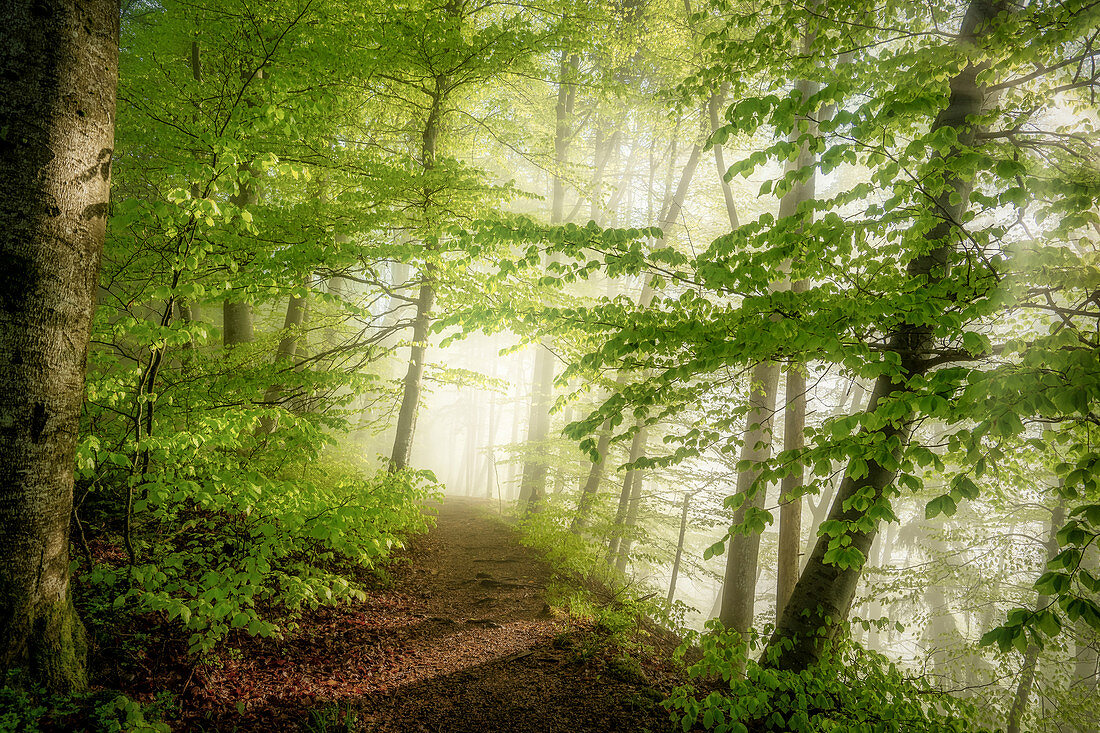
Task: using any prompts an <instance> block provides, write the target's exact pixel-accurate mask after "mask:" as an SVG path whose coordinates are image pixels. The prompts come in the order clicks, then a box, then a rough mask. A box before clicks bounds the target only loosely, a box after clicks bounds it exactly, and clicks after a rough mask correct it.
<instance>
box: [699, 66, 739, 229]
mask: <svg viewBox="0 0 1100 733" xmlns="http://www.w3.org/2000/svg"><path fill="white" fill-rule="evenodd" d="M729 88H730V85H729V82H723V83H722V86H721V87H720V88H719V90H718V92H717V93H716V94H712V95H711V97H710V101H708V102H707V114H708V115H709V117H710V131H711V132H714V131H715V130H717V129H718V127H719V124H718V123H719V120H718V108H719V107H720V106H722V105H723V104H724V103H725V101H726V95H727V94H728V93H729ZM714 165H715V167H716V168H717V169H718V181H719V183H721V184H722V198H723V199H725V202H726V216H727V217H729V222H730V229H736V228H737V227H739V226H740V225H741V224H740V222H739V221H738V218H737V204H736V202H734V200H733V189H732V188H731V187H730V184H729V181H727V180H726V171H728V170H729V167H728V166H726V159H725V153H724V152H723V150H722V146H721V145H719V144H717V143H716V144H715V145H714Z"/></svg>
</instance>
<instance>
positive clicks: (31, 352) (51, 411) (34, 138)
mask: <svg viewBox="0 0 1100 733" xmlns="http://www.w3.org/2000/svg"><path fill="white" fill-rule="evenodd" d="M5 7H6V8H7V10H6V11H5V12H4V22H3V23H2V24H0V99H2V100H3V102H2V103H0V130H3V131H4V133H3V137H4V141H5V142H4V144H3V145H2V146H0V177H2V178H3V180H4V186H3V188H0V223H2V226H0V260H2V262H0V427H2V429H0V557H2V558H3V561H2V562H0V674H3V673H6V672H7V671H8V670H11V669H14V668H21V669H24V670H25V671H26V672H27V673H28V675H27V679H28V680H29V681H31V682H35V683H39V684H42V685H44V686H45V687H46V688H47V689H49V690H51V691H52V692H56V693H67V692H71V691H76V690H81V689H84V688H85V687H86V686H87V673H86V667H85V662H86V654H87V643H86V638H85V633H84V627H83V625H82V624H81V622H80V619H79V618H78V617H77V615H76V611H75V610H74V609H73V605H72V598H71V596H70V593H69V517H70V515H71V513H72V500H73V466H74V464H75V460H76V459H75V451H76V438H77V431H78V428H79V418H80V408H81V403H82V399H83V395H84V373H85V362H86V358H87V353H88V340H89V338H90V334H91V323H92V311H93V309H94V307H95V294H96V287H97V282H98V274H99V263H100V256H101V253H102V249H103V239H104V235H105V232H106V224H107V215H108V213H109V204H108V201H109V196H108V194H109V189H110V174H111V156H112V153H113V146H114V113H115V84H116V80H117V71H118V22H119V6H118V2H114V1H112V0H82V1H81V2H76V1H75V0H36V1H35V2H30V0H13V1H12V2H9V3H7V4H6V6H5Z"/></svg>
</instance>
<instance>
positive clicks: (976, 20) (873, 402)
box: [764, 0, 1005, 671]
mask: <svg viewBox="0 0 1100 733" xmlns="http://www.w3.org/2000/svg"><path fill="white" fill-rule="evenodd" d="M1003 10H1005V5H1004V4H1003V3H1002V2H1001V1H1000V0H998V1H997V2H988V1H987V0H973V2H972V4H971V5H970V7H969V8H968V9H967V13H966V16H965V18H964V19H963V25H962V30H961V33H960V41H961V42H963V43H972V42H973V41H974V40H975V39H977V38H978V37H979V35H980V34H981V33H984V31H985V27H984V26H986V25H987V24H988V21H989V20H990V19H991V18H993V17H995V16H996V15H997V13H998V12H1000V11H1003ZM983 68H984V65H979V66H974V65H968V66H967V67H966V68H965V69H964V70H963V71H962V72H960V74H959V75H958V76H956V77H955V78H954V79H952V80H951V84H950V98H949V101H948V104H947V107H946V108H945V109H944V110H943V111H941V112H940V114H939V115H938V116H937V117H936V119H935V121H934V122H933V123H932V130H933V131H935V130H938V129H942V128H944V127H952V128H954V129H955V130H957V133H958V139H959V145H960V147H966V146H969V145H972V144H973V142H974V137H975V132H976V130H975V128H974V126H973V125H972V124H968V123H967V117H969V116H971V115H977V114H979V113H980V112H981V109H982V105H983V103H984V102H985V99H986V92H985V90H984V89H983V88H982V87H980V86H979V85H978V84H977V75H978V73H979V72H980V71H981V70H982V69H983ZM958 155H959V148H953V149H952V150H950V151H948V152H947V153H946V156H947V157H948V158H951V157H956V156H958ZM945 179H946V180H945V181H944V183H945V185H944V189H943V190H942V191H940V192H939V193H938V194H937V196H936V200H935V207H936V209H937V211H940V212H941V213H942V214H943V219H942V221H941V222H940V223H938V224H937V225H936V226H935V227H933V228H932V229H931V230H930V231H929V232H928V234H927V235H926V239H927V241H929V242H930V243H933V245H934V248H933V249H932V250H931V251H930V252H928V253H926V254H922V255H920V256H918V257H916V258H914V259H913V260H912V261H911V262H910V263H909V266H908V274H909V277H910V278H912V279H913V280H918V279H919V281H923V282H924V283H926V284H924V285H922V286H921V287H923V288H936V287H938V286H939V285H940V284H941V283H942V281H943V279H944V277H945V274H944V272H943V268H942V267H938V265H940V264H941V263H943V262H946V261H947V259H948V258H949V256H950V254H951V252H952V251H953V249H954V245H953V244H952V243H951V238H952V233H953V231H954V227H955V226H956V224H955V222H958V221H961V220H962V214H963V213H964V212H965V210H966V206H967V199H968V197H969V188H970V187H969V184H968V183H966V182H965V181H963V180H962V179H960V178H959V177H957V176H953V175H950V174H949V173H948V174H946V175H945ZM952 196H955V197H956V198H955V199H954V200H952ZM887 342H888V344H889V347H888V348H889V350H890V351H892V352H893V353H895V354H897V355H898V357H899V358H900V361H901V370H902V377H903V378H902V379H900V380H898V382H897V383H895V382H894V381H893V379H892V378H891V377H890V376H888V375H883V376H880V377H879V378H878V380H877V381H876V383H875V387H874V390H873V391H872V393H871V399H870V401H869V404H868V408H867V409H868V410H869V411H873V410H875V409H876V408H877V407H878V405H879V404H880V403H881V402H883V401H886V400H889V399H891V398H893V397H896V396H901V395H903V394H904V393H905V392H907V391H908V390H909V388H908V387H907V384H908V380H907V379H905V378H906V377H908V378H911V377H916V376H920V375H922V374H924V373H925V372H926V371H927V367H926V366H925V365H924V360H925V358H926V357H927V355H928V353H929V349H930V348H931V346H932V328H931V327H930V326H929V325H927V324H922V325H911V324H902V325H899V326H897V327H896V328H895V329H894V330H893V331H892V332H890V333H889V334H888V336H887ZM914 417H915V415H913V414H908V415H903V416H899V417H898V418H897V419H895V420H893V421H891V422H888V423H886V424H885V425H883V426H882V427H881V428H879V429H878V430H876V431H875V432H876V433H877V436H876V440H877V441H882V444H890V443H893V444H894V445H896V446H897V447H896V449H895V450H894V457H895V458H896V457H897V455H899V454H900V452H901V450H902V447H903V446H904V445H905V444H906V443H907V442H908V438H909V429H910V426H911V424H912V421H913V418H914ZM894 475H895V471H894V470H893V469H890V468H886V467H885V466H882V465H881V464H879V463H878V462H877V461H874V460H871V461H867V473H866V475H864V476H863V477H862V478H858V479H853V478H851V476H850V475H848V476H846V477H845V478H844V480H843V481H842V483H841V485H840V489H839V490H838V492H837V496H836V498H835V499H834V501H833V506H832V509H831V510H830V513H829V518H830V519H836V520H839V521H843V522H855V521H857V520H860V519H863V518H864V513H863V512H862V511H859V510H856V509H851V508H849V509H846V508H845V503H846V502H848V500H849V499H851V498H852V497H853V496H855V495H856V494H857V493H860V492H866V493H870V495H871V496H872V497H873V499H874V501H876V502H877V501H879V500H880V499H881V498H882V496H883V494H884V492H885V491H886V489H887V487H888V486H889V485H890V484H891V482H892V481H893V479H894ZM876 531H877V526H876V527H872V529H871V530H869V531H866V532H861V531H852V532H851V533H850V534H849V536H850V538H851V546H852V547H854V548H855V549H856V550H858V551H859V552H861V553H862V555H863V557H867V553H868V552H869V551H870V548H871V543H872V542H873V540H874V536H875V532H876ZM829 541H830V538H829V537H820V538H818V541H817V543H816V545H815V546H814V550H813V553H812V554H811V555H810V558H809V560H808V562H807V564H806V569H805V570H804V571H803V572H802V575H801V577H800V578H799V580H798V583H797V584H796V586H795V589H794V593H793V594H792V595H791V599H790V600H789V601H788V603H787V607H786V609H785V610H784V613H783V618H782V619H781V620H780V622H779V624H778V625H777V628H776V630H775V633H774V634H773V636H772V638H771V640H770V641H769V643H768V648H767V649H766V650H765V654H764V662H765V663H766V664H770V665H773V666H775V667H778V668H780V669H787V670H795V671H797V670H802V669H806V668H807V667H809V666H810V665H812V664H813V663H814V662H816V661H817V660H818V659H819V658H820V656H821V653H822V651H823V650H824V647H825V645H826V644H827V643H828V642H829V641H831V640H832V638H833V636H834V635H835V634H836V631H837V629H839V628H840V627H841V625H842V624H843V622H844V620H845V619H847V617H848V611H849V609H850V607H851V604H852V598H853V597H854V595H855V590H856V584H857V582H858V581H859V576H860V570H861V566H860V564H856V565H849V566H847V567H844V568H841V567H839V566H838V565H835V564H831V563H827V562H825V553H826V552H827V551H828V549H829Z"/></svg>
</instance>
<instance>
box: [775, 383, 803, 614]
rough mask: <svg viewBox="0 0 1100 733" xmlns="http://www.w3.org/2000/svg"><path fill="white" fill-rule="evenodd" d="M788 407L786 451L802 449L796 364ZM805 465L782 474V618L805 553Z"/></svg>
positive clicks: (778, 591) (778, 602)
mask: <svg viewBox="0 0 1100 733" xmlns="http://www.w3.org/2000/svg"><path fill="white" fill-rule="evenodd" d="M785 390H786V397H787V407H786V409H785V411H784V415H783V450H785V451H790V450H799V449H801V448H802V446H803V443H804V437H803V435H802V432H803V430H805V429H806V377H805V376H804V375H803V374H802V372H801V371H800V370H799V368H798V367H797V366H794V367H791V368H790V369H788V370H787V384H786V387H785ZM803 480H804V478H803V468H802V464H801V463H800V464H798V465H797V466H795V467H794V470H793V471H792V473H791V474H790V475H788V476H785V477H783V482H782V484H780V487H779V493H780V496H779V503H780V506H779V562H778V565H777V573H778V577H777V580H776V588H775V617H776V620H777V621H778V620H779V619H780V618H782V617H783V608H784V607H785V606H786V605H787V600H788V599H789V598H790V597H791V593H793V592H794V586H795V583H797V582H798V571H799V567H800V565H801V563H800V561H799V557H800V555H801V553H802V496H801V495H797V496H796V493H797V492H798V491H800V490H801V489H802V486H803Z"/></svg>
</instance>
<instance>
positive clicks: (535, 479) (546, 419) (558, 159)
mask: <svg viewBox="0 0 1100 733" xmlns="http://www.w3.org/2000/svg"><path fill="white" fill-rule="evenodd" d="M579 63H580V58H579V57H577V56H576V55H571V56H566V55H565V52H564V51H563V52H562V60H561V74H560V78H559V81H558V103H557V105H556V106H555V108H554V117H555V127H554V181H553V193H552V195H551V203H550V223H551V224H561V223H562V213H563V210H564V207H565V181H564V179H563V177H562V167H563V166H564V165H565V161H566V154H567V152H568V150H569V141H570V126H571V122H572V120H573V107H574V104H575V102H576V95H577V87H576V84H574V83H572V82H571V81H570V77H571V76H572V73H573V72H574V71H575V70H576V68H577V65H578V64H579ZM554 358H555V357H554V354H553V353H552V352H551V351H550V349H549V348H548V346H547V344H545V343H544V344H541V345H540V346H539V347H538V350H537V351H536V352H535V373H534V379H533V382H532V384H531V414H530V419H529V420H528V422H527V445H528V458H527V459H526V460H525V461H524V462H523V478H522V480H521V482H520V491H519V500H520V503H521V504H523V505H524V509H525V511H528V512H531V511H537V510H538V508H539V505H540V504H541V503H542V499H543V494H544V493H545V491H546V474H547V471H546V461H545V456H544V455H539V456H534V457H532V456H531V455H530V454H531V452H532V451H533V450H538V451H539V452H540V453H542V448H543V445H544V444H545V442H546V439H547V438H548V437H549V436H550V407H551V404H552V398H553V391H554Z"/></svg>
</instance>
